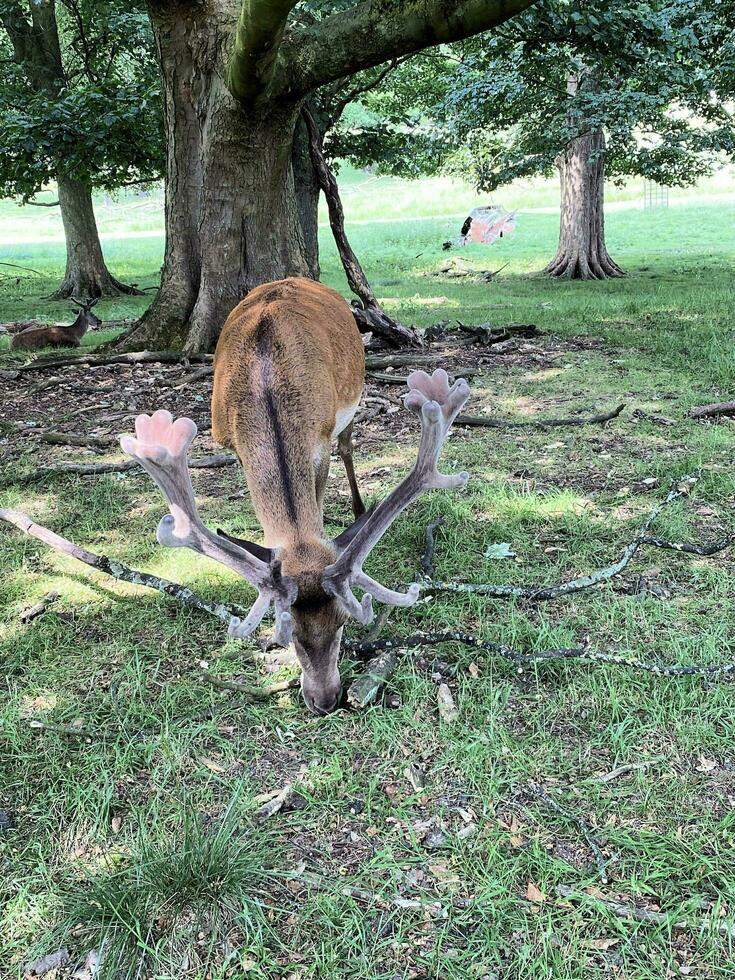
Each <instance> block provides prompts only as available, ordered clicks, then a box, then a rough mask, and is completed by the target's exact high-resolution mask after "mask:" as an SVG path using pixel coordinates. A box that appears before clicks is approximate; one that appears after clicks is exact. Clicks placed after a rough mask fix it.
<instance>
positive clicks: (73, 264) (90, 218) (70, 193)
mask: <svg viewBox="0 0 735 980" xmlns="http://www.w3.org/2000/svg"><path fill="white" fill-rule="evenodd" d="M57 184H58V190H59V207H60V209H61V220H62V222H63V224H64V236H65V238H66V272H65V273H64V281H63V282H62V284H61V285H60V286H59V288H58V289H57V290H56V292H55V293H54V294H53V298H54V299H68V298H69V297H75V298H77V299H80V300H81V299H85V298H93V297H98V296H119V295H120V294H121V293H128V294H130V293H138V290H137V289H136V288H135V287H134V286H126V285H125V284H124V283H122V282H119V281H118V280H117V279H115V277H114V276H113V275H111V274H110V272H109V271H108V269H107V266H106V265H105V260H104V257H103V255H102V246H101V245H100V236H99V234H98V232H97V222H96V221H95V217H94V208H93V206H92V191H91V189H90V187H89V185H88V184H84V183H82V182H81V181H79V180H73V179H72V178H69V177H59V178H58V180H57Z"/></svg>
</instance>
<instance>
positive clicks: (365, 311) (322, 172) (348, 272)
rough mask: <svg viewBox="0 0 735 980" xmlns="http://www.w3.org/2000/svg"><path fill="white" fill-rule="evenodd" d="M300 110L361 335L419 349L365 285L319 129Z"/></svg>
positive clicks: (412, 333) (409, 331)
mask: <svg viewBox="0 0 735 980" xmlns="http://www.w3.org/2000/svg"><path fill="white" fill-rule="evenodd" d="M301 111H302V118H303V121H304V123H305V124H306V130H307V133H308V138H309V152H310V155H311V162H312V164H313V168H314V172H315V174H316V177H317V180H318V181H319V186H320V187H321V189H322V190H323V191H324V197H325V198H326V200H327V207H328V208H329V224H330V227H331V229H332V234H333V235H334V241H335V244H336V246H337V251H338V252H339V257H340V260H341V262H342V268H343V269H344V270H345V276H346V277H347V282H348V284H349V287H350V289H351V290H352V292H353V293H354V294H355V295H356V296H359V297H360V300H361V301H362V305H360V304H359V303H358V302H357V301H355V302H353V304H352V306H353V313H354V316H355V320H356V322H357V326H358V327H359V329H360V331H361V332H362V333H368V332H372V333H374V334H375V335H376V336H377V337H380V338H381V339H382V340H384V341H386V342H387V343H389V344H391V345H392V346H394V347H400V346H401V345H402V344H408V345H410V346H420V344H421V340H420V338H419V336H418V334H417V332H416V330H415V329H413V328H412V327H405V326H404V325H403V324H402V323H398V322H397V321H396V320H394V319H393V318H392V317H390V316H388V314H387V313H386V312H385V310H384V309H383V308H382V306H381V305H380V303H378V301H377V299H376V298H375V293H373V290H372V286H371V285H370V283H369V282H368V278H367V276H366V275H365V272H364V270H363V268H362V265H361V264H360V260H359V259H358V257H357V256H356V255H355V253H354V252H353V250H352V246H351V245H350V243H349V240H348V238H347V232H346V231H345V215H344V210H343V209H342V200H341V198H340V196H339V187H338V186H337V180H336V178H335V176H334V174H333V173H332V171H331V169H330V167H329V165H328V164H327V161H326V159H325V157H324V150H323V148H322V137H321V133H320V132H319V127H318V126H317V123H316V120H315V119H314V117H313V115H312V114H311V112H310V110H309V109H308V107H306V106H304V108H303V109H302V110H301Z"/></svg>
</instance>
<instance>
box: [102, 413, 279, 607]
mask: <svg viewBox="0 0 735 980" xmlns="http://www.w3.org/2000/svg"><path fill="white" fill-rule="evenodd" d="M196 431H197V428H196V425H195V424H194V422H193V421H192V420H191V419H188V418H181V419H177V420H176V421H175V422H174V421H173V419H172V417H171V414H170V413H169V412H166V411H163V410H162V411H158V412H154V414H153V415H152V416H149V415H139V416H138V417H137V419H136V420H135V432H136V435H135V437H133V436H122V438H121V439H120V445H121V446H122V449H123V451H124V452H126V453H127V454H128V455H129V456H132V457H133V459H135V460H137V461H138V462H139V463H140V465H141V466H142V467H143V469H144V470H145V471H146V472H147V473H148V474H150V476H151V477H152V478H153V480H154V481H155V483H156V484H157V486H158V488H159V489H160V490H161V492H162V493H163V495H164V497H165V498H166V500H167V501H168V504H169V508H170V511H171V513H170V514H167V515H166V516H165V517H164V518H162V520H161V522H160V523H159V525H158V531H157V534H156V536H157V538H158V541H159V543H160V544H162V545H164V546H166V547H169V548H191V549H192V550H194V551H198V552H200V553H201V554H203V555H206V556H207V557H209V558H213V559H214V560H215V561H219V562H221V563H222V564H223V565H227V566H228V567H230V568H232V569H234V570H235V571H236V572H238V573H239V574H240V575H242V576H243V578H246V579H247V580H248V581H249V582H251V583H252V584H253V585H255V586H256V587H257V588H259V589H262V588H263V587H267V586H269V585H271V572H270V566H269V565H268V563H267V562H264V561H261V559H259V558H256V557H255V556H254V555H251V554H250V553H249V552H248V551H246V550H245V549H244V548H241V547H239V546H238V545H236V544H235V543H234V542H232V541H229V540H228V539H227V538H224V537H220V536H218V535H216V534H214V533H213V532H212V531H210V530H209V528H208V527H206V526H205V525H204V524H203V523H202V520H201V518H200V517H199V514H198V512H197V509H196V503H195V501H194V489H193V487H192V485H191V476H190V475H189V467H188V464H187V450H188V448H189V446H190V445H191V443H192V440H193V439H194V436H195V435H196ZM261 618H262V617H261ZM248 619H250V617H248ZM256 625H257V624H256Z"/></svg>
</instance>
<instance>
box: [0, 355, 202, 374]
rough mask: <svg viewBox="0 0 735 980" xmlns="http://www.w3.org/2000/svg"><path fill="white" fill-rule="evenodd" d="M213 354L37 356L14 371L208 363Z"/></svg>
mask: <svg viewBox="0 0 735 980" xmlns="http://www.w3.org/2000/svg"><path fill="white" fill-rule="evenodd" d="M213 360H214V355H213V354H184V353H183V352H182V351H175V350H140V351H131V352H130V353H128V354H97V355H95V354H79V355H77V356H76V357H73V356H72V357H37V358H35V360H33V361H29V362H28V363H26V364H19V365H18V366H17V368H15V370H16V371H21V372H26V371H51V370H53V369H54V368H60V367H105V366H107V365H108V364H182V363H184V362H188V363H190V364H209V363H211V362H212V361H213Z"/></svg>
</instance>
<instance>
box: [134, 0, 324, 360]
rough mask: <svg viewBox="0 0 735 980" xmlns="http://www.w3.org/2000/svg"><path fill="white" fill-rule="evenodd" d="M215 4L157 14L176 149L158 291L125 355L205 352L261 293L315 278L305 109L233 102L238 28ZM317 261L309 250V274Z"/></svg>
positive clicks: (159, 6) (156, 7)
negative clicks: (308, 229) (301, 174)
mask: <svg viewBox="0 0 735 980" xmlns="http://www.w3.org/2000/svg"><path fill="white" fill-rule="evenodd" d="M211 7H212V9H211V11H209V12H208V11H205V10H203V9H202V8H201V7H200V6H198V5H194V4H187V3H185V2H184V3H181V4H177V5H169V4H167V3H160V2H158V0H156V2H152V3H151V7H150V12H151V23H152V25H153V29H154V32H155V35H156V39H157V43H158V48H159V55H160V60H161V67H162V73H163V93H164V116H165V124H166V136H167V144H168V163H167V175H166V253H165V259H164V264H163V270H162V279H161V288H160V290H159V292H158V295H157V297H156V299H155V300H154V302H153V304H152V305H151V307H150V309H149V310H148V311H147V313H146V314H145V316H144V317H143V319H142V320H141V322H140V324H139V325H138V326H137V327H136V329H135V330H133V331H132V332H131V333H130V334H128V335H127V336H126V337H125V338H124V340H123V342H122V346H124V347H125V348H128V349H140V348H142V347H147V348H150V349H154V348H155V349H159V348H169V347H171V348H183V349H185V350H188V351H192V352H194V351H202V350H208V349H210V348H211V347H212V346H213V345H214V343H215V341H216V339H217V336H218V335H219V331H220V330H221V328H222V325H223V324H224V321H225V320H226V318H227V316H228V314H229V313H230V312H231V310H232V309H233V308H234V307H235V306H236V305H237V303H238V302H239V301H240V300H241V299H242V298H243V297H244V296H245V295H246V293H247V292H248V291H249V290H251V289H252V288H253V287H254V286H257V285H259V284H260V283H263V282H270V281H272V280H274V279H283V278H285V277H287V276H308V275H309V274H310V259H309V253H308V250H307V248H306V245H305V242H304V233H303V229H302V221H301V212H300V209H299V205H298V199H297V194H296V188H295V184H294V173H293V167H292V151H293V144H294V130H295V126H296V121H297V119H298V116H299V112H300V109H301V105H300V103H299V102H294V103H288V102H286V103H281V104H279V105H277V106H269V107H266V108H254V109H251V110H244V109H242V108H241V107H240V106H239V105H238V104H237V103H236V102H235V100H234V99H233V98H232V96H231V94H230V93H229V91H228V90H227V88H226V87H225V85H224V82H223V73H224V72H223V68H222V64H221V61H220V59H221V56H222V52H223V49H224V48H225V47H226V45H225V44H224V35H225V34H227V33H228V32H229V31H230V30H231V26H232V25H231V23H230V22H229V21H228V19H227V17H226V14H227V11H226V10H224V9H223V7H224V5H223V4H220V0H216V2H213V3H212V4H211ZM313 230H314V233H315V230H316V228H315V223H314V229H313ZM311 241H312V247H313V248H315V247H316V246H315V239H314V238H313V236H312V238H311ZM314 261H315V253H314V252H312V256H311V269H313V268H314Z"/></svg>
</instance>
